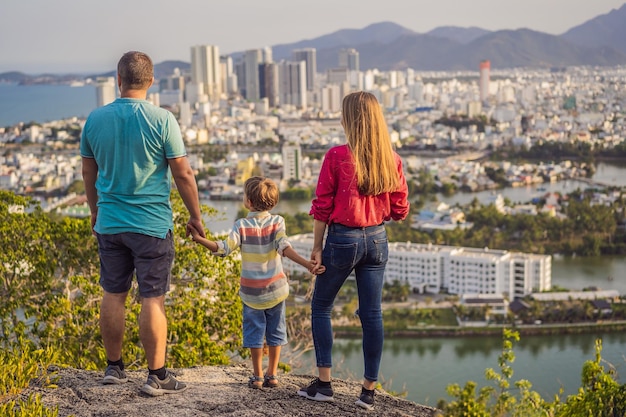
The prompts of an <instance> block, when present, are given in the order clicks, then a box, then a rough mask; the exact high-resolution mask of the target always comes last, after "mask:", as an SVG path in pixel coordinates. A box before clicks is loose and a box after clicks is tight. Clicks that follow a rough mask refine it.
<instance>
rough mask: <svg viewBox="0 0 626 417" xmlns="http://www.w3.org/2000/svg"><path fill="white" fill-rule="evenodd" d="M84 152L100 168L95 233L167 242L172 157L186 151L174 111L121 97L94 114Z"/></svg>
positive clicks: (83, 138)
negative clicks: (146, 236) (127, 235)
mask: <svg viewBox="0 0 626 417" xmlns="http://www.w3.org/2000/svg"><path fill="white" fill-rule="evenodd" d="M80 154H81V156H82V157H85V158H94V159H95V161H96V163H97V165H98V179H97V180H96V189H97V191H98V217H97V219H96V224H95V227H94V230H95V231H96V232H98V233H100V234H116V233H124V232H134V233H141V234H145V235H149V236H155V237H159V238H164V237H165V236H166V235H167V232H168V230H171V229H173V221H172V208H171V205H170V189H171V172H170V169H169V165H168V163H167V159H173V158H179V157H183V156H185V155H186V150H185V145H184V143H183V139H182V135H181V132H180V127H179V125H178V122H177V121H176V118H175V117H174V115H173V114H172V113H171V112H169V111H167V110H165V109H162V108H160V107H157V106H154V105H152V104H150V103H149V102H148V101H146V100H140V99H132V98H118V99H117V100H115V101H114V102H113V103H110V104H108V105H106V106H103V107H100V108H98V109H96V110H94V111H93V112H92V113H91V114H90V115H89V117H88V118H87V121H86V122H85V127H84V128H83V131H82V134H81V140H80Z"/></svg>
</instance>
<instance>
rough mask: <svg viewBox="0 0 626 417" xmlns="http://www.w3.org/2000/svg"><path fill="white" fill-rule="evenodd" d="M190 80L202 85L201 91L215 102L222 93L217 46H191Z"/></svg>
mask: <svg viewBox="0 0 626 417" xmlns="http://www.w3.org/2000/svg"><path fill="white" fill-rule="evenodd" d="M191 82H192V83H194V84H196V85H202V86H203V93H204V94H206V95H207V96H208V97H209V100H211V101H212V102H215V101H217V100H219V99H220V97H221V95H222V87H223V83H222V76H221V64H220V52H219V47H217V46H215V45H196V46H192V47H191Z"/></svg>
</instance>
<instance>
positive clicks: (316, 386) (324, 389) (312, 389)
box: [298, 378, 335, 402]
mask: <svg viewBox="0 0 626 417" xmlns="http://www.w3.org/2000/svg"><path fill="white" fill-rule="evenodd" d="M298 395H300V396H302V397H305V398H308V399H309V400H313V401H328V402H330V401H335V399H334V398H333V389H332V387H331V386H330V382H328V383H327V384H325V383H323V382H322V381H320V379H319V378H315V379H314V380H313V382H311V383H310V384H309V385H308V386H306V387H302V388H300V389H299V390H298Z"/></svg>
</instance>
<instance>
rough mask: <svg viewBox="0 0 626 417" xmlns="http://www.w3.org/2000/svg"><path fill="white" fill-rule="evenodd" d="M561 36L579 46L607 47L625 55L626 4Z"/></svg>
mask: <svg viewBox="0 0 626 417" xmlns="http://www.w3.org/2000/svg"><path fill="white" fill-rule="evenodd" d="M561 36H562V37H563V38H564V39H567V40H569V41H570V42H573V43H576V44H579V45H584V46H589V47H602V46H608V47H612V48H615V49H617V50H619V51H621V52H624V53H626V3H625V4H624V5H623V6H622V7H620V8H619V9H613V10H611V11H610V12H609V13H607V14H603V15H600V16H598V17H595V18H593V19H591V20H588V21H587V22H585V23H583V24H581V25H578V26H576V27H573V28H571V29H570V30H568V31H567V32H565V33H564V34H563V35H561Z"/></svg>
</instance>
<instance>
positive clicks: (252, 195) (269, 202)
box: [243, 176, 279, 211]
mask: <svg viewBox="0 0 626 417" xmlns="http://www.w3.org/2000/svg"><path fill="white" fill-rule="evenodd" d="M243 191H244V193H245V195H246V198H247V199H248V200H250V205H251V206H252V208H253V209H254V210H255V211H267V210H271V209H273V208H274V207H276V204H278V195H279V194H278V187H277V186H276V184H275V183H274V181H272V180H270V179H269V178H265V177H258V176H256V177H251V178H248V180H246V182H245V184H244V186H243Z"/></svg>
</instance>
